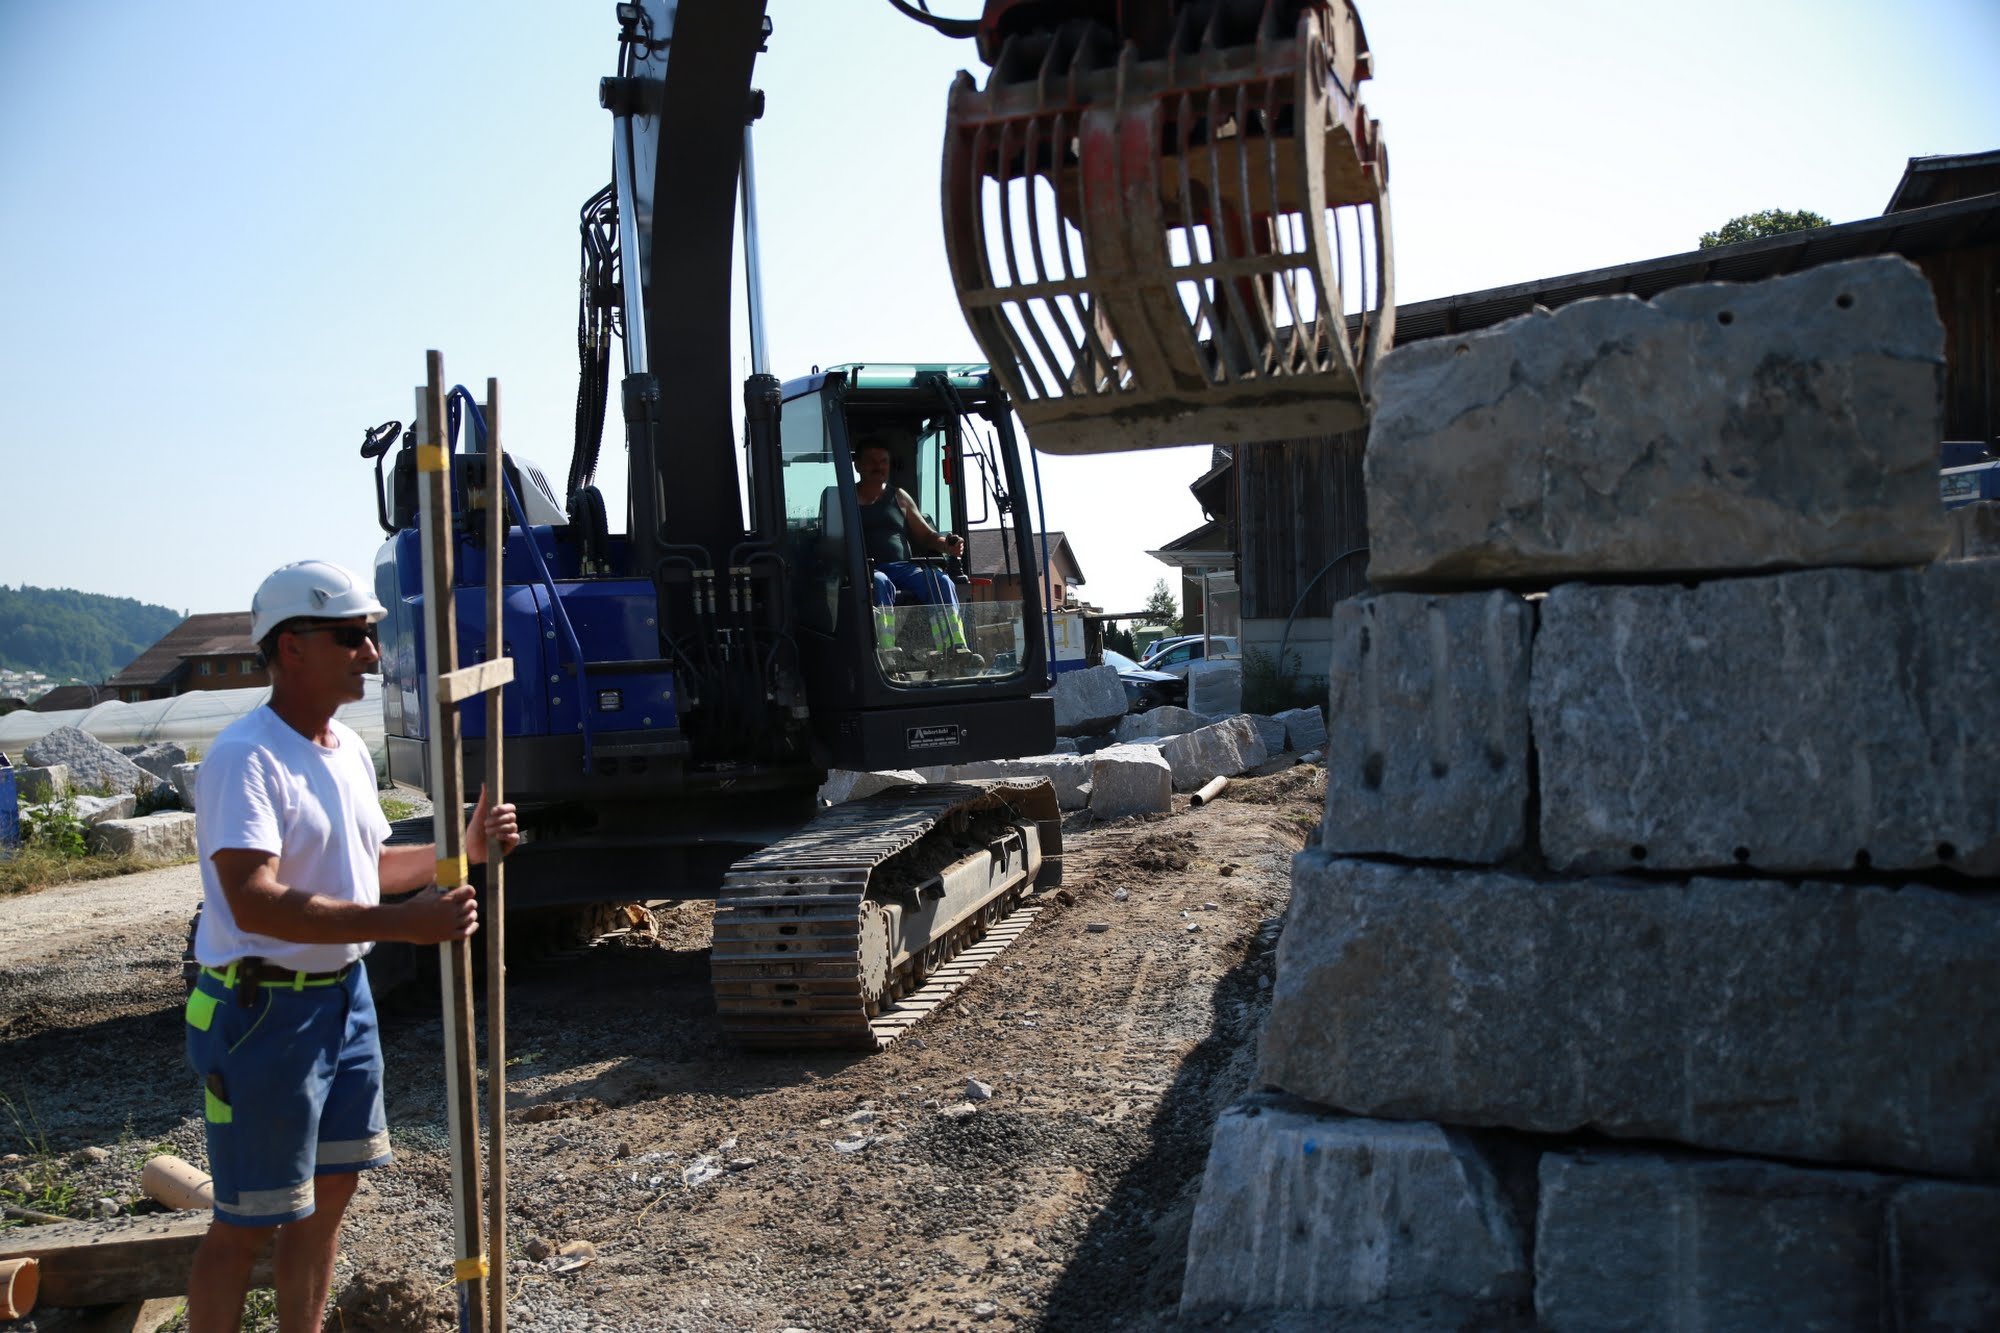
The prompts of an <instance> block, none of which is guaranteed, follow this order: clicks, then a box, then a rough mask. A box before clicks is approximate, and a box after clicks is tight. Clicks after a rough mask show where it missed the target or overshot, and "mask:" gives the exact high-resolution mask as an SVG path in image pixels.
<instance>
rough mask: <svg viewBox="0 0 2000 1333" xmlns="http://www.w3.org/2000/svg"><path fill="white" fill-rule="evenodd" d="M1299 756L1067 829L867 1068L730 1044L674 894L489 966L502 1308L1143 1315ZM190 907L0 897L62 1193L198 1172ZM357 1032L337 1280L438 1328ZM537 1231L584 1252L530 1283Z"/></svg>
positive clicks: (1142, 1322) (1261, 937) (1179, 1212)
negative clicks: (588, 942)
mask: <svg viewBox="0 0 2000 1333" xmlns="http://www.w3.org/2000/svg"><path fill="white" fill-rule="evenodd" d="M1317 777H1318V773H1317V770H1313V769H1296V770H1292V771H1290V772H1287V773H1283V774H1279V775H1276V776H1273V777H1268V778H1263V779H1253V780H1247V781H1240V782H1239V783H1237V784H1236V785H1235V786H1234V787H1233V788H1232V791H1231V796H1232V797H1233V798H1235V799H1225V800H1222V801H1219V802H1216V803H1214V804H1211V805H1209V806H1207V807H1205V808H1203V809H1202V810H1199V811H1187V810H1185V808H1182V809H1179V810H1178V811H1177V812H1176V813H1175V814H1173V815H1171V816H1168V817H1165V818H1161V819H1157V820H1151V821H1144V822H1126V823H1120V824H1114V825H1109V826H1105V827H1102V828H1096V829H1091V828H1088V827H1086V826H1081V825H1080V826H1078V827H1076V828H1073V829H1071V830H1069V831H1067V832H1066V839H1067V842H1068V847H1069V851H1070V854H1069V858H1068V865H1067V882H1066V885H1065V889H1064V892H1063V898H1062V899H1056V900H1054V901H1050V902H1049V904H1048V906H1047V907H1046V908H1045V909H1044V910H1043V913H1042V915H1041V916H1040V918H1039V919H1038V920H1037V921H1036V922H1035V924H1034V926H1033V927H1032V928H1031V929H1030V930H1029V931H1028V932H1027V933H1026V934H1025V936H1024V937H1023V938H1022V940H1021V941H1020V943H1018V944H1016V945H1015V946H1014V947H1013V948H1012V949H1010V950H1009V951H1008V952H1007V953H1005V954H1003V955H1002V956H1001V958H1000V960H999V961H998V962H996V963H995V964H993V965H991V966H989V967H988V968H987V969H986V970H985V971H984V972H983V973H981V974H980V975H979V976H978V977H976V978H975V979H974V980H973V981H972V982H971V984H970V985H968V986H967V988H966V989H965V990H964V991H962V992H961V993H960V995H959V997H958V998H957V1000H956V1001H955V1002H954V1003H953V1004H951V1005H949V1006H947V1007H946V1008H945V1009H944V1010H942V1011H941V1012H939V1013H937V1014H935V1015H933V1016H932V1017H930V1018H928V1019H926V1020H925V1021H924V1022H923V1023H921V1024H920V1025H918V1026H917V1027H916V1028H915V1029H913V1031H912V1032H911V1033H910V1035H908V1036H906V1037H904V1038H903V1039H902V1040H901V1041H899V1042H897V1043H896V1044H895V1045H894V1046H893V1047H891V1048H890V1049H889V1050H887V1051H885V1052H882V1053H880V1054H876V1055H870V1056H866V1057H859V1056H854V1057H849V1056H825V1055H821V1056H812V1057H774V1056H745V1055H743V1054H740V1053H738V1052H736V1051H734V1050H732V1049H731V1048H729V1047H728V1046H726V1045H725V1044H724V1043H723V1042H722V1040H721V1038H720V1036H719V1034H718V1033H717V1031H716V1029H715V1024H714V1009H713V1005H712V1003H711V1002H710V1000H709V999H708V996H707V984H708V983H707V970H708V956H707V952H706V948H705V944H706V919H707V914H708V911H709V909H708V907H707V905H705V904H697V905H689V906H684V907H681V908H678V909H675V910H673V911H671V912H670V913H668V916H667V921H666V928H665V931H664V935H665V939H666V944H665V945H664V946H663V947H653V948H638V947H628V946H622V945H598V946H596V947H593V948H590V949H588V950H582V951H576V952H573V953H572V954H570V955H567V956H565V957H562V958H556V959H550V960H547V961H544V962H541V963H538V964H535V965H530V966H517V967H515V968H513V969H511V970H510V974H509V1000H508V1005H509V1036H508V1041H509V1048H510V1055H511V1056H512V1057H513V1059H512V1060H511V1061H510V1065H511V1068H510V1070H509V1077H508V1087H509V1100H510V1104H511V1106H512V1108H513V1109H512V1110H511V1111H510V1121H511V1122H512V1123H511V1124H510V1126H509V1133H510V1153H509V1179H510V1191H511V1199H512V1210H511V1211H512V1220H511V1223H510V1226H511V1228H512V1230H511V1237H510V1239H511V1244H510V1246H509V1255H508V1259H507V1263H506V1267H505V1272H506V1280H507V1282H508V1284H509V1289H510V1291H511V1292H512V1293H513V1298H512V1302H511V1307H510V1309H511V1314H510V1323H511V1325H512V1327H514V1328H516V1329H519V1330H534V1331H537V1333H542V1331H547V1333H569V1331H572V1330H574V1331H576V1333H584V1331H586V1330H590V1331H597V1330H602V1331H604V1333H635V1331H638V1330H681V1329H685V1330H698V1331H700V1333H709V1331H711V1330H739V1329H740V1330H755V1331H756V1333H779V1331H780V1330H786V1329H803V1330H810V1331H811V1333H834V1331H835V1330H848V1329H854V1330H864V1329H952V1328H968V1329H970V1328H992V1329H1016V1328H1018V1329H1051V1330H1113V1331H1120V1330H1123V1331H1126V1333H1137V1331H1138V1330H1142V1329H1156V1328H1160V1327H1163V1326H1171V1325H1172V1324H1173V1322H1174V1319H1173V1308H1174V1304H1175V1302H1176V1300H1177V1299H1178V1294H1179V1284H1180V1270H1181V1263H1182V1258H1183V1255H1184V1251H1185V1244H1186V1227H1187V1221H1188V1216H1189V1212H1190V1209H1191V1206H1192V1200H1193V1196H1194V1190H1195V1187H1196V1185H1197V1184H1198V1182H1199V1178H1200V1172H1201V1168H1202V1164H1203V1160H1204V1157H1205V1155H1206V1151H1207V1140H1208V1134H1209V1131H1210V1128H1211V1126H1212V1124H1213V1122H1214V1118H1215V1116H1216V1114H1217V1112H1218V1111H1219V1110H1220V1109H1221V1108H1222V1107H1223V1106H1224V1105H1225V1104H1227V1102H1228V1101H1229V1100H1230V1099H1231V1098H1233V1097H1234V1096H1236V1095H1237V1094H1238V1093H1239V1092H1241V1091H1242V1090H1243V1089H1244V1088H1245V1087H1246V1086H1247V1085H1248V1083H1249V1080H1250V1078H1251V1075H1252V1063H1251V1062H1252V1060H1253V1058H1254V1037H1255V1034H1256V1032H1257V1030H1258V1028H1259V1026H1260V1025H1261V1023H1262V1019H1263V1014H1264V1010H1265V1006H1266V1004H1267V997H1268V994H1269V986H1270V969H1271V957H1272V949H1273V947H1274V946H1275V943H1276V935H1277V929H1278V920H1279V918H1280V917H1281V916H1282V914H1283V911H1284V906H1285V901H1286V893H1287V887H1288V881H1287V873H1288V865H1289V861H1290V856H1291V853H1292V852H1293V851H1294V850H1296V849H1297V848H1298V847H1299V846H1301V845H1302V844H1303V842H1304V839H1305V834H1306V832H1307V830H1308V829H1309V828H1310V827H1311V825H1312V824H1313V823H1314V822H1315V821H1316V820H1317V818H1318V815H1319V811H1320V803H1321V801H1322V799H1323V790H1324V789H1323V786H1321V785H1320V783H1319V782H1318V781H1317ZM1181 804H1182V806H1183V807H1184V804H1185V802H1184V798H1183V801H1182V803H1181ZM140 881H145V882H144V883H141V882H140ZM197 894H198V889H196V888H194V887H192V877H191V872H190V871H179V870H177V871H166V872H158V873H157V874H156V875H148V876H135V877H132V878H131V879H128V880H124V881H116V882H113V883H110V884H96V885H79V886H77V887H76V888H74V889H64V890H60V891H56V892H53V893H47V894H41V895H35V896H33V897H29V898H23V899H18V900H7V901H0V1094H4V1095H5V1096H6V1097H7V1098H8V1099H9V1100H10V1101H11V1102H12V1103H13V1104H14V1105H16V1106H17V1107H22V1108H24V1109H25V1110H26V1111H27V1112H28V1114H29V1116H31V1117H32V1123H33V1124H34V1125H37V1126H39V1133H40V1134H42V1135H43V1136H45V1139H46V1144H47V1148H48V1150H49V1152H50V1154H51V1155H53V1156H55V1157H59V1158H63V1159H66V1158H67V1157H68V1155H69V1154H70V1153H72V1152H73V1151H74V1150H76V1149H77V1148H79V1147H82V1146H85V1145H97V1146H101V1147H106V1148H109V1149H111V1152H110V1155H109V1158H108V1160H107V1161H106V1162H104V1163H101V1164H98V1165H94V1166H90V1167H78V1168H71V1170H72V1171H73V1172H74V1173H76V1174H78V1175H79V1176H81V1177H82V1178H81V1179H80V1180H78V1182H77V1183H78V1185H79V1186H80V1192H79V1195H78V1201H77V1203H76V1205H75V1210H76V1211H78V1212H79V1213H81V1212H85V1211H87V1209H88V1203H89V1200H90V1199H91V1198H93V1197H95V1196H97V1195H100V1194H102V1195H108V1196H112V1197H114V1198H115V1197H116V1196H118V1195H119V1194H120V1193H121V1192H122V1193H127V1194H129V1193H133V1192H136V1175H137V1163H138V1162H139V1161H142V1160H143V1158H144V1155H145V1152H146V1151H147V1150H148V1149H149V1148H151V1147H153V1146H156V1145H162V1144H163V1145H165V1146H168V1147H170V1148H171V1149H172V1150H174V1151H177V1152H179V1153H181V1154H182V1155H183V1156H186V1157H188V1158H189V1159H190V1160H195V1161H199V1160H201V1159H202V1156H203V1153H202V1147H201V1127H200V1123H199V1120H198V1118H196V1117H195V1116H192V1115H190V1114H189V1112H190V1110H191V1109H192V1108H193V1107H194V1106H195V1104H196V1098H195V1095H194V1090H193V1085H192V1081H191V1076H190V1075H188V1074H187V1073H186V1071H185V1068H184V1066H183V1065H182V1064H181V1063H180V1014H179V1003H178V1001H179V990H180V982H179V968H178V958H179V951H180V933H181V930H182V928H183V924H184V922H185V920H186V914H187V911H188V909H189V907H190V906H191V904H192V902H193V900H194V898H195V896H197ZM1063 899H1067V901H1064V900H1063ZM384 1029H385V1040H386V1045H387V1048H388V1065H389V1121H390V1125H391V1127H392V1130H391V1133H392V1138H393V1141H394V1144H395V1148H396V1153H397V1162H396V1164H395V1165H394V1166H393V1167H391V1168H389V1169H386V1170H383V1171H377V1172H372V1173H370V1174H369V1176H368V1178H367V1180H366V1182H365V1183H364V1186H363V1191H362V1193H361V1195H360V1196H359V1197H358V1198H357V1201H356V1205H355V1210H354V1212H353V1213H352V1214H350V1219H351V1220H350V1223H349V1225H348V1227H347V1230H346V1233H345V1236H344V1243H343V1252H342V1255H341V1259H340V1268H339V1273H338V1274H337V1278H336V1286H339V1285H341V1284H342V1283H343V1282H345V1281H346V1280H347V1279H349V1278H350V1277H352V1276H354V1275H356V1274H366V1275H370V1276H372V1277H378V1278H379V1277H388V1276H395V1275H399V1274H407V1275H410V1276H412V1277H414V1278H415V1279H417V1280H418V1281H419V1282H420V1284H421V1286H422V1288H423V1289H426V1290H428V1291H430V1292H431V1293H433V1294H434V1295H436V1299H437V1304H436V1306H435V1309H436V1310H437V1311H438V1312H439V1314H440V1315H442V1314H443V1312H444V1311H445V1310H446V1308H447V1307H446V1306H445V1305H444V1304H443V1300H444V1297H443V1296H442V1295H440V1294H437V1293H439V1292H440V1289H441V1288H442V1286H443V1284H444V1283H446V1281H447V1278H448V1274H449V1271H450V1261H451V1259H452V1257H453V1256H452V1254H451V1248H452V1247H451V1240H450V1234H451V1227H450V1213H449V1206H450V1193H449V1182H448V1167H447V1160H446V1156H445V1152H444V1142H445V1135H444V1115H443V1107H442V1089H443V1082H444V1080H443V1070H442V1061H441V1051H440V1034H439V1026H438V1022H437V1019H436V1017H435V1014H434V1012H431V1013H426V1012H425V1010H424V1007H423V1006H418V1005H411V1004H405V1005H403V1006H400V1007H392V1008H391V1010H390V1012H389V1013H388V1015H387V1018H386V1020H385V1025H384ZM975 1083H976V1084H978V1085H980V1086H973V1084H975ZM15 1130H16V1127H15V1126H11V1125H0V1135H9V1134H10V1132H13V1131H15ZM33 1132H35V1131H32V1130H31V1133H33ZM12 1136H13V1137H17V1138H18V1137H19V1136H18V1133H13V1134H12ZM5 1147H6V1148H7V1149H10V1150H13V1151H21V1150H22V1145H21V1144H20V1143H19V1142H12V1143H7V1144H5ZM4 1169H5V1168H0V1171H4ZM14 1169H15V1170H16V1171H17V1172H18V1171H19V1170H20V1164H18V1163H17V1164H15V1167H14ZM17 1183H18V1182H17ZM0 1184H4V1176H0ZM531 1240H538V1241H545V1242H547V1243H549V1244H551V1245H555V1244H560V1243H562V1242H568V1241H588V1242H590V1243H591V1244H592V1245H593V1246H594V1247H595V1251H596V1254H595V1258H594V1259H593V1260H592V1261H591V1262H590V1263H588V1264H585V1265H583V1266H581V1267H576V1268H572V1269H570V1270H569V1271H566V1272H557V1271H553V1270H554V1268H556V1267H557V1266H559V1265H560V1264H561V1263H562V1261H561V1260H560V1259H549V1260H544V1261H539V1262H538V1261H536V1260H533V1259H530V1258H529V1257H528V1243H529V1242H530V1241H531ZM378 1318H379V1316H378ZM348 1326H349V1327H350V1328H352V1327H355V1324H354V1323H353V1322H350V1323H349V1325H348ZM379 1326H382V1327H396V1328H400V1327H430V1326H433V1325H432V1324H425V1323H421V1322H420V1323H414V1324H412V1323H409V1322H400V1323H395V1324H390V1323H387V1322H384V1323H382V1324H380V1325H379ZM434 1326H436V1327H438V1328H440V1329H442V1328H445V1327H448V1326H449V1321H448V1319H445V1318H440V1319H439V1320H437V1321H435V1325H434Z"/></svg>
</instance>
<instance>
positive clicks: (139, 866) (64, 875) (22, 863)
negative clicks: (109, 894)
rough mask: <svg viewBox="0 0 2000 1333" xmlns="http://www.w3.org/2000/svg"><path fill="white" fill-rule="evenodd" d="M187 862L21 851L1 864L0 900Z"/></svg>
mask: <svg viewBox="0 0 2000 1333" xmlns="http://www.w3.org/2000/svg"><path fill="white" fill-rule="evenodd" d="M190 860H192V858H188V859H187V860H173V861H156V860H154V859H153V858H151V857H149V856H133V855H131V854H129V853H128V854H125V855H121V856H67V855H64V854H63V853H61V852H54V851H50V850H49V849H47V848H44V847H33V846H27V847H17V848H15V849H14V854H13V855H12V856H10V857H8V858H7V859H6V860H4V861H0V896H4V895H6V894H10V893H33V892H34V891H35V890H37V889H47V888H53V887H55V886H56V885H58V884H76V883H80V882H81V881H83V880H89V879H110V878H113V877H114V876H117V875H132V874H137V873H138V872H139V871H141V870H158V869H159V868H160V867H162V866H177V865H187V864H189V861H190Z"/></svg>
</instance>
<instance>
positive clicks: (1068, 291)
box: [944, 0, 1395, 454]
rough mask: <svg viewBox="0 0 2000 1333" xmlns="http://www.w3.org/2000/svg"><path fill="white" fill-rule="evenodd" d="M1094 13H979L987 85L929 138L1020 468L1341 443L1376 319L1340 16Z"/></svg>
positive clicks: (1361, 125)
mask: <svg viewBox="0 0 2000 1333" xmlns="http://www.w3.org/2000/svg"><path fill="white" fill-rule="evenodd" d="M1083 8H1086V9H1087V8H1091V7H1090V6H1084V7H1083ZM1095 8H1097V9H1099V10H1105V11H1106V12H1107V13H1115V15H1116V17H1113V18H1105V19H1100V20H1091V19H1088V18H1081V19H1079V18H1072V19H1070V20H1069V21H1067V22H1064V23H1061V24H1055V25H1050V24H1049V23H1048V21H1047V20H1045V19H1040V17H1039V16H1041V15H1046V14H1048V13H1050V12H1051V11H1052V10H1068V11H1069V12H1071V13H1074V12H1075V10H1074V8H1073V7H1069V6H1046V5H1039V4H1033V3H1028V2H1027V0H1012V3H1010V2H1009V0H990V3H989V6H988V11H987V22H988V29H987V31H985V32H983V33H982V37H983V38H985V39H986V41H987V43H988V49H987V50H986V51H985V52H984V54H986V55H987V58H988V59H989V61H990V63H991V65H992V71H991V74H990V75H989V77H988V79H987V82H986V86H985V87H984V88H981V87H979V86H977V84H976V82H975V81H974V79H973V78H972V76H971V75H969V74H964V73H961V74H960V75H959V77H958V80H957V82H956V83H955V84H954V86H953V88H952V90H951V102H950V109H949V115H948V120H947V128H946V132H945V147H944V218H945V244H946V249H947V251H948V253H949V255H950V260H951V265H952V272H953V278H954V281H955V283H956V285H957V288H958V295H959V301H960V304H961V305H962V306H963V307H964V310H965V316H966V319H967V321H968V322H969V323H970V324H971V326H972V329H973V333H974V336H976V337H977V338H978V340H979V343H980V346H981V348H982V349H983V350H984V352H985V354H986V357H987V359H988V360H989V361H991V362H992V364H993V366H994V369H995V370H996V371H997V372H998V373H999V374H1000V376H1001V378H1002V380H1003V382H1004V383H1005V385H1006V388H1007V390H1008V392H1009V393H1010V394H1011V395H1012V397H1013V399H1014V406H1015V409H1016V410H1017V411H1018V412H1019V413H1020V416H1021V420H1022V422H1023V423H1024V424H1025V425H1026V427H1027V430H1028V435H1029V437H1030V439H1031V440H1032V441H1033V443H1034V445H1035V447H1037V448H1038V449H1041V450H1043V451H1045V452H1049V453H1058V454H1076V453H1101V452H1109V451H1114V450H1122V449H1145V448H1154V447H1159V446H1165V445H1176V444H1197V443H1208V442H1215V441H1220V442H1225V443H1227V442H1235V441H1248V440H1259V439H1275V438H1285V437H1296V436H1301V435H1317V434H1326V433H1331V432H1335V431H1341V430H1348V429H1352V428H1354V427H1356V426H1359V425H1362V424H1363V423H1365V421H1366V420H1367V403H1368V379H1369V374H1370V371H1371V369H1372V367H1373V364H1374V362H1375V360H1376V358H1377V357H1378V356H1379V355H1380V354H1381V353H1382V352H1384V351H1386V350H1387V349H1388V346H1389V340H1390V336H1391V333H1392V324H1393V319H1394V312H1395V306H1394V302H1393V300H1392V298H1391V281H1390V253H1389V195H1388V176H1389V172H1388V156H1387V152H1386V150H1385V149H1384V147H1383V145H1382V140H1381V132H1380V123H1379V122H1377V121H1374V120H1371V119H1369V117H1368V114H1367V110H1366V108H1365V107H1364V106H1363V105H1362V104H1361V101H1360V98H1359V96H1358V93H1357V88H1358V85H1359V83H1360V81H1361V80H1363V79H1366V78H1367V77H1368V76H1369V56H1368V48H1367V43H1366V41H1365V39H1364V37H1363V35H1362V31H1361V23H1360V20H1359V19H1358V18H1357V17H1356V15H1355V13H1354V11H1353V9H1352V8H1351V7H1350V6H1349V5H1348V4H1347V3H1346V0H1247V2H1246V0H1206V2H1205V3H1204V2H1202V0H1181V2H1180V3H1175V2H1174V0H1156V3H1154V4H1152V5H1151V6H1148V5H1147V4H1144V3H1133V0H1124V3H1123V4H1121V5H1120V6H1119V7H1117V8H1116V9H1115V10H1113V9H1110V8H1109V7H1107V6H1103V5H1098V6H1096V7H1095ZM1010 11H1011V14H1010ZM996 13H997V15H998V17H999V19H1000V20H1002V22H1000V23H996V22H995V19H996ZM1135 15H1137V17H1135ZM1009 17H1016V18H1018V19H1019V20H1020V21H1019V22H1018V23H1017V24H1016V25H1015V26H1014V27H1013V28H1012V30H1008V29H1007V28H1006V27H1005V26H1004V20H1005V19H1007V18H1009ZM1038 23H1039V24H1040V26H1038ZM1121 28H1122V29H1123V30H1122V31H1121V30H1120V29H1121Z"/></svg>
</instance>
